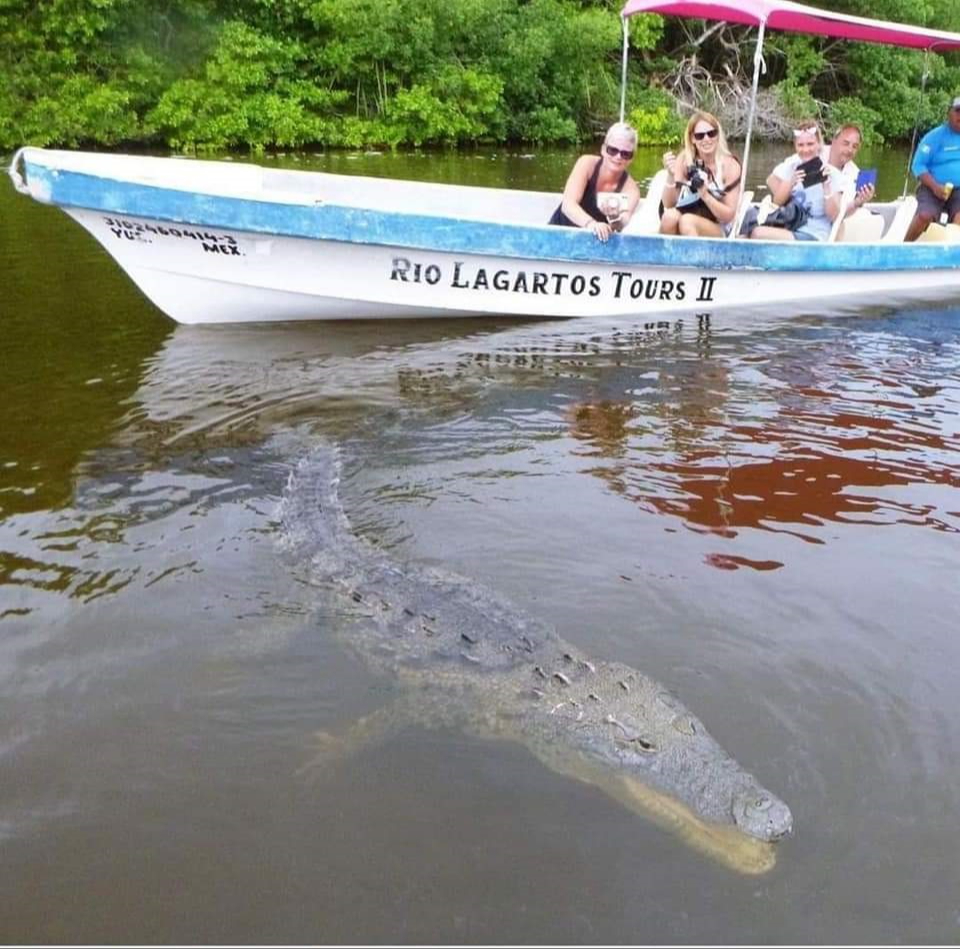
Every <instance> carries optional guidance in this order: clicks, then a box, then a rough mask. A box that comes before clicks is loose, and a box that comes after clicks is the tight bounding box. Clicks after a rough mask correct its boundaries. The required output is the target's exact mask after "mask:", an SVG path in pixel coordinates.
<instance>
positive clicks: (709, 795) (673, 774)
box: [517, 653, 793, 872]
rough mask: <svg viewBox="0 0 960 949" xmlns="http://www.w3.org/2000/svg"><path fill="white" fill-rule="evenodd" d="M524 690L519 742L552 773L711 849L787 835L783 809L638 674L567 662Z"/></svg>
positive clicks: (540, 673)
mask: <svg viewBox="0 0 960 949" xmlns="http://www.w3.org/2000/svg"><path fill="white" fill-rule="evenodd" d="M561 663H562V665H561ZM534 678H535V679H537V680H539V681H538V682H536V681H533V679H534ZM528 681H530V684H531V685H532V693H533V694H534V695H535V696H536V701H535V704H534V708H533V711H532V714H531V715H530V717H529V719H528V721H527V722H526V724H525V725H524V727H523V729H522V732H523V734H522V735H518V736H517V737H518V739H519V740H521V741H523V742H524V744H527V745H528V747H530V748H531V750H532V751H533V752H534V753H535V754H536V755H537V756H538V757H540V758H541V759H542V760H543V761H544V762H545V763H546V764H548V765H549V766H550V767H552V768H553V769H554V770H556V771H561V772H563V773H566V774H569V775H571V776H573V777H578V778H580V779H581V780H584V781H588V782H589V783H591V784H596V785H598V786H600V787H602V788H603V789H604V790H606V791H607V792H608V793H610V794H611V795H613V796H614V797H616V798H617V799H618V800H620V801H622V802H623V803H626V804H627V805H628V806H630V807H632V808H633V809H635V810H642V811H644V812H646V813H648V814H649V813H651V812H652V813H653V816H657V815H658V814H659V816H661V817H663V818H664V820H665V821H667V822H669V823H671V824H672V825H676V824H677V823H678V822H683V823H685V824H686V825H687V828H688V829H689V828H690V827H693V826H694V825H699V829H698V833H700V831H704V832H709V833H713V834H714V838H715V839H717V838H716V833H715V831H717V830H719V829H720V828H723V829H725V830H726V831H729V832H731V833H733V834H735V836H737V837H742V836H743V835H746V836H747V837H749V838H752V839H753V840H754V841H762V842H764V843H767V844H768V843H769V842H772V841H775V840H778V839H779V838H781V837H783V836H785V835H786V834H788V833H790V831H791V829H792V826H793V818H792V815H791V813H790V809H789V808H788V807H787V805H786V804H785V803H784V802H783V801H781V800H780V799H779V798H778V797H776V795H774V794H772V793H771V792H770V791H768V790H766V789H765V788H763V787H762V786H761V785H760V783H759V782H758V781H757V780H756V778H754V777H753V775H751V774H749V773H748V772H747V771H745V770H744V769H743V768H742V767H741V766H740V765H739V764H737V762H736V761H734V760H733V758H731V757H730V756H729V755H728V754H727V753H726V752H725V751H724V750H723V748H721V747H720V745H719V744H718V743H717V742H716V740H715V739H714V738H713V737H712V736H711V735H710V734H709V732H708V731H707V729H706V727H705V726H704V725H703V723H702V722H701V721H700V720H699V719H697V718H696V717H695V716H694V715H692V714H691V713H690V712H689V711H688V710H687V709H686V708H685V707H684V706H683V705H682V704H681V702H680V701H679V699H677V698H676V697H675V696H674V695H672V694H671V693H670V692H667V691H666V690H665V689H664V688H663V686H661V685H659V684H658V683H657V682H655V681H654V680H652V679H650V678H649V677H647V676H645V675H643V674H642V673H640V672H638V671H637V670H636V669H632V668H630V667H628V666H624V665H621V664H619V663H602V664H599V665H596V666H595V665H593V664H592V663H589V662H586V661H585V660H582V659H578V658H577V657H575V656H573V655H571V654H570V653H565V654H563V656H562V657H561V661H560V662H558V663H557V669H556V670H554V669H553V668H552V666H551V667H550V668H544V667H537V671H536V674H535V676H534V677H533V678H532V679H531V680H528ZM711 828H712V830H711ZM771 859H772V858H771ZM760 862H761V863H762V862H763V861H760ZM771 865H772V864H771ZM748 872H759V871H757V870H753V871H748Z"/></svg>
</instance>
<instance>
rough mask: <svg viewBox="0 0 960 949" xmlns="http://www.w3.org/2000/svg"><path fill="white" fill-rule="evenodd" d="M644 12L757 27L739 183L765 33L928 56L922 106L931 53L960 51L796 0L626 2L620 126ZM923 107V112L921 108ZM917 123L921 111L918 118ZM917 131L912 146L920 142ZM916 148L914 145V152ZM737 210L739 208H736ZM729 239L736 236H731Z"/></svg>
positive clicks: (936, 37)
mask: <svg viewBox="0 0 960 949" xmlns="http://www.w3.org/2000/svg"><path fill="white" fill-rule="evenodd" d="M640 13H659V14H661V15H664V16H680V17H687V18H692V19H700V20H710V21H714V22H715V21H725V22H727V23H735V24H739V25H743V26H755V27H757V45H756V49H755V51H754V55H753V84H752V88H751V93H750V110H749V112H748V115H747V135H746V140H745V142H744V149H743V164H742V168H741V175H740V180H741V181H746V177H747V166H748V163H749V160H750V140H751V137H752V133H753V120H754V116H755V114H756V108H757V94H758V92H759V86H760V72H761V69H762V68H763V40H764V35H765V32H766V30H767V29H772V30H781V31H784V32H792V33H806V34H813V35H816V36H829V37H833V38H838V39H847V40H853V41H857V42H863V43H878V44H883V45H887V46H899V47H901V48H904V49H918V50H923V51H924V54H925V55H924V68H923V79H922V81H921V88H920V103H921V105H922V103H923V96H924V92H925V89H926V81H927V76H928V61H929V54H930V53H931V52H950V51H956V50H960V33H948V32H946V31H944V30H928V29H926V28H924V27H919V26H909V25H902V24H898V23H889V22H886V21H884V20H871V19H868V18H866V17H856V16H848V15H847V14H844V13H836V12H834V11H832V10H821V9H819V8H818V7H810V6H805V5H804V4H801V3H794V2H792V0H627V4H626V6H625V7H624V8H623V10H622V11H621V13H620V19H621V21H622V23H623V67H622V77H621V88H620V121H621V122H622V121H623V118H624V112H625V107H626V96H627V48H628V36H629V32H628V30H629V28H628V25H627V24H628V21H629V18H630V17H631V16H636V15H637V14H640ZM918 108H919V107H918ZM917 121H918V122H919V111H918V114H917ZM916 135H917V129H916V127H915V128H914V135H913V141H914V144H915V142H916ZM912 151H913V145H911V153H912ZM909 162H910V159H909V158H908V159H907V178H906V180H905V181H904V186H903V195H904V197H905V196H906V193H907V184H908V182H909V179H910V167H909ZM738 210H739V209H738ZM731 236H736V235H734V234H731Z"/></svg>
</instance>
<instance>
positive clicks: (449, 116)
mask: <svg viewBox="0 0 960 949" xmlns="http://www.w3.org/2000/svg"><path fill="white" fill-rule="evenodd" d="M502 91H503V81H502V80H501V79H500V78H499V77H498V76H491V75H489V74H487V73H480V72H477V71H475V70H472V69H458V68H457V67H456V66H452V65H450V66H445V67H444V68H443V69H442V70H440V72H439V73H437V75H436V76H434V77H432V78H431V79H430V80H429V81H427V82H425V83H417V84H415V85H414V86H412V87H411V88H410V89H401V90H399V91H398V92H397V94H396V95H395V96H394V97H393V99H392V100H391V102H390V109H389V112H388V127H389V128H390V129H391V130H392V131H391V133H390V135H389V140H388V142H389V144H391V145H395V144H397V143H398V142H400V141H412V142H413V144H414V145H421V144H423V143H424V142H443V143H447V144H454V143H457V142H464V141H477V140H478V139H482V138H485V137H487V136H490V135H491V129H495V128H496V124H497V123H498V121H499V114H498V106H499V103H500V94H501V92H502Z"/></svg>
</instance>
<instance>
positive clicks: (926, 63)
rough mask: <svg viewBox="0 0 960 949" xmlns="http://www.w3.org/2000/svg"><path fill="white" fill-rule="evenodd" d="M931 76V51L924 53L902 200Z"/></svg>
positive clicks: (905, 194)
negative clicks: (924, 98)
mask: <svg viewBox="0 0 960 949" xmlns="http://www.w3.org/2000/svg"><path fill="white" fill-rule="evenodd" d="M929 75H930V50H929V49H925V50H924V51H923V75H921V77H920V98H919V99H918V100H917V118H916V121H915V122H914V123H913V137H912V138H911V139H910V153H909V154H908V155H907V173H906V174H905V175H904V178H903V194H901V195H900V199H901V200H903V199H904V198H905V197H906V196H907V188H908V187H909V186H910V166H911V165H912V164H913V153H914V151H915V150H916V148H917V132H918V130H919V128H920V113H921V111H922V110H923V97H924V94H925V92H926V89H927V78H928V77H929Z"/></svg>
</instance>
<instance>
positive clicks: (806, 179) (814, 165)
mask: <svg viewBox="0 0 960 949" xmlns="http://www.w3.org/2000/svg"><path fill="white" fill-rule="evenodd" d="M797 167H798V168H799V169H800V170H801V171H802V172H803V186H804V188H809V187H810V186H811V185H818V184H820V182H821V181H826V180H827V176H826V175H825V174H824V173H823V162H822V161H821V160H820V156H819V155H814V156H813V158H810V159H808V160H807V161H804V162H801V163H800V164H799V165H797Z"/></svg>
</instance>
